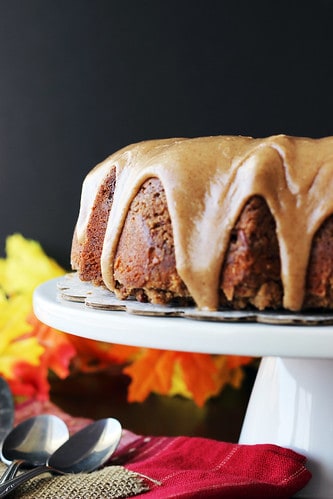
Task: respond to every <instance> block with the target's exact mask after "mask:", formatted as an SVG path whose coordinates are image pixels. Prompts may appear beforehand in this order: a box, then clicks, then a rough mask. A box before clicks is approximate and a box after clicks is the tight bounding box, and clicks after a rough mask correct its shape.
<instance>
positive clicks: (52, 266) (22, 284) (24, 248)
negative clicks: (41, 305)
mask: <svg viewBox="0 0 333 499" xmlns="http://www.w3.org/2000/svg"><path fill="white" fill-rule="evenodd" d="M6 254H7V258H5V259H0V282H1V285H2V287H3V289H4V291H5V292H6V293H7V294H8V295H9V296H11V295H13V294H17V293H25V294H28V295H30V296H31V295H32V293H33V291H34V289H35V288H36V286H38V285H39V284H41V283H42V282H44V281H46V280H48V279H52V278H54V277H58V276H60V275H63V274H64V270H63V269H62V267H60V265H58V264H57V263H56V262H55V261H54V260H53V259H52V258H49V257H48V256H47V255H46V254H45V253H44V251H43V249H42V247H41V245H40V244H39V243H38V242H36V241H33V240H31V239H25V238H24V237H23V236H22V235H21V234H13V235H12V236H9V237H8V238H7V240H6Z"/></svg>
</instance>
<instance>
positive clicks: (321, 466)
mask: <svg viewBox="0 0 333 499" xmlns="http://www.w3.org/2000/svg"><path fill="white" fill-rule="evenodd" d="M56 284H57V279H52V280H51V281H48V282H46V283H44V284H42V285H41V286H39V287H38V288H37V289H36V291H35V293H34V310H35V314H36V315H37V317H38V318H39V319H40V320H41V321H42V322H44V323H45V324H47V325H49V326H52V327H54V328H56V329H59V330H61V331H65V332H67V333H70V334H74V335H78V336H82V337H86V338H90V339H95V340H99V341H106V342H109V343H119V344H125V345H133V346H144V347H149V348H158V349H165V350H177V351H188V352H200V353H211V354H226V355H227V354H230V355H251V356H256V357H262V361H261V364H260V368H259V371H258V374H257V377H256V381H255V384H254V387H253V391H252V394H251V397H250V401H249V404H248V408H247V412H246V415H245V419H244V423H243V427H242V431H241V435H240V440H239V441H240V443H246V444H258V443H272V444H277V445H281V446H283V447H289V448H291V449H294V450H295V451H297V452H300V453H301V454H304V455H305V456H307V458H308V462H307V466H308V468H309V469H310V471H311V472H312V474H313V477H312V479H311V480H310V482H309V484H308V485H307V486H306V487H305V488H304V489H303V490H302V491H301V492H300V493H299V497H303V498H312V499H329V498H331V497H332V493H333V390H332V389H331V385H332V380H333V326H324V325H320V326H288V325H274V326H273V325H266V324H257V323H241V322H239V323H235V322H232V323H221V322H208V321H197V320H190V319H184V318H179V317H145V316H136V315H131V314H129V313H127V312H118V311H116V312H111V311H103V310H95V309H90V308H88V307H86V306H85V305H84V304H82V303H75V302H68V301H63V300H61V301H60V300H59V298H58V295H57V285H56Z"/></svg>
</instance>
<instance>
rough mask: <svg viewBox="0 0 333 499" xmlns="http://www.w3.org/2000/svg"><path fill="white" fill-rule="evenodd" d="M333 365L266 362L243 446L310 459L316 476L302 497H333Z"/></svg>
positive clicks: (283, 360) (249, 412)
mask: <svg viewBox="0 0 333 499" xmlns="http://www.w3.org/2000/svg"><path fill="white" fill-rule="evenodd" d="M332 379H333V360H330V359H327V360H325V359H297V358H282V357H265V358H263V359H262V361H261V365H260V368H259V371H258V374H257V377H256V381H255V384H254V387H253V391H252V394H251V397H250V401H249V404H248V408H247V412H246V416H245V420H244V423H243V427H242V431H241V435H240V440H239V441H240V443H244V444H258V443H272V444H277V445H280V446H283V447H288V448H291V449H293V450H295V451H297V452H300V453H301V454H303V455H305V456H307V468H308V469H309V470H310V471H311V472H312V479H311V480H310V482H309V484H308V485H307V486H306V487H305V488H304V489H303V490H302V491H301V492H300V493H299V495H298V497H304V498H312V499H314V498H315V499H329V498H332V496H333V392H332Z"/></svg>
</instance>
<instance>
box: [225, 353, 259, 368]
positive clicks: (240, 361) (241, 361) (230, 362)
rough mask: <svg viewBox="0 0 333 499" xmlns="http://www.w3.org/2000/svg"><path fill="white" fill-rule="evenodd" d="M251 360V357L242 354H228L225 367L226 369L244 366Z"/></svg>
mask: <svg viewBox="0 0 333 499" xmlns="http://www.w3.org/2000/svg"><path fill="white" fill-rule="evenodd" d="M252 361H253V357H245V356H242V355H228V356H227V367H228V369H236V368H237V367H241V366H245V365H247V364H249V363H250V362H252Z"/></svg>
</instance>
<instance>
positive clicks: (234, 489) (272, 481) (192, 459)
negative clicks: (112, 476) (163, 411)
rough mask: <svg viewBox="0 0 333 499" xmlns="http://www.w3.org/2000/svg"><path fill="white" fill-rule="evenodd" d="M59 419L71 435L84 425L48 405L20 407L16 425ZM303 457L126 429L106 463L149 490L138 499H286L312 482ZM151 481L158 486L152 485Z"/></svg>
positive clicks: (264, 447) (266, 448)
mask: <svg viewBox="0 0 333 499" xmlns="http://www.w3.org/2000/svg"><path fill="white" fill-rule="evenodd" d="M47 412H48V413H52V414H57V415H59V416H60V417H63V419H65V421H66V423H67V424H68V426H69V429H70V431H71V432H73V431H76V430H78V429H80V428H81V427H83V426H84V425H85V424H87V423H88V422H89V421H88V420H86V419H80V418H73V417H71V416H69V415H68V414H65V413H64V412H63V411H61V410H60V409H59V408H58V407H56V406H54V405H53V404H51V403H49V402H48V403H44V404H42V403H40V402H34V403H29V404H24V405H22V406H21V407H20V408H18V409H17V411H16V421H17V422H19V421H20V420H23V419H25V418H26V417H30V416H32V415H35V414H40V413H47ZM305 461H306V459H305V457H304V456H302V455H301V454H298V453H296V452H294V451H292V450H290V449H285V448H283V447H279V446H277V445H271V444H258V445H241V444H234V443H226V442H219V441H216V440H212V439H207V438H199V437H150V436H138V435H135V434H133V433H131V432H130V431H128V430H124V433H123V437H122V439H121V442H120V445H119V447H118V449H117V452H116V453H115V454H114V456H113V457H112V458H111V459H110V462H109V463H108V464H110V465H112V464H123V465H124V466H125V467H126V468H127V469H129V470H132V471H135V472H138V473H140V474H142V475H145V476H147V477H149V478H150V479H151V481H150V480H148V482H147V483H148V484H149V485H150V491H148V492H145V493H144V494H140V496H136V497H144V498H147V499H159V498H163V499H166V498H168V499H171V498H207V497H209V498H212V497H214V498H223V497H225V498H228V499H232V498H237V499H241V498H253V499H260V498H264V499H267V498H290V497H292V496H293V495H294V494H296V492H298V491H299V490H301V489H302V488H303V487H304V486H305V485H306V484H307V483H308V481H309V480H310V478H311V473H310V472H309V471H308V470H307V469H306V467H305ZM153 480H156V481H158V482H159V484H157V483H155V482H154V481H153Z"/></svg>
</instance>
